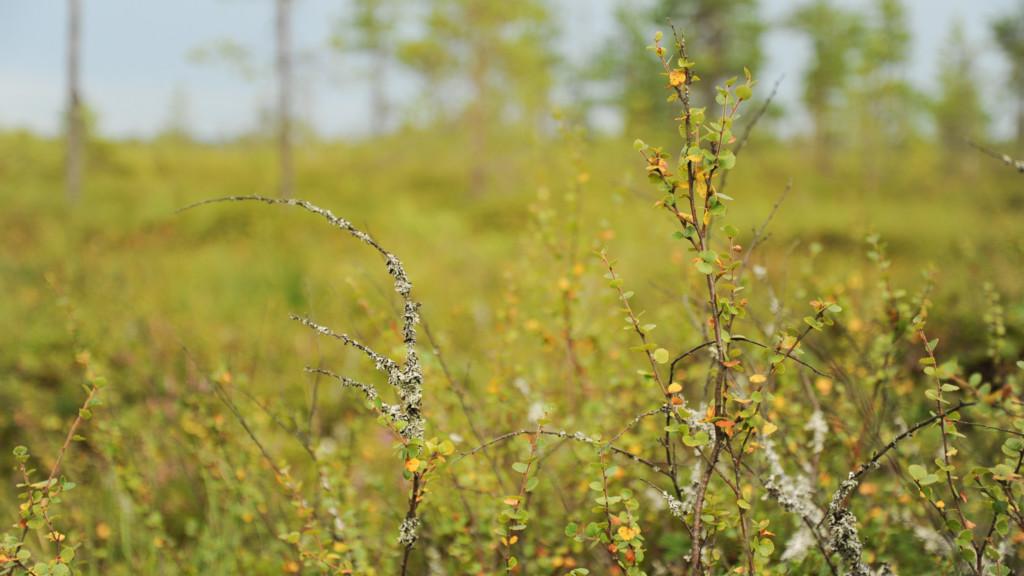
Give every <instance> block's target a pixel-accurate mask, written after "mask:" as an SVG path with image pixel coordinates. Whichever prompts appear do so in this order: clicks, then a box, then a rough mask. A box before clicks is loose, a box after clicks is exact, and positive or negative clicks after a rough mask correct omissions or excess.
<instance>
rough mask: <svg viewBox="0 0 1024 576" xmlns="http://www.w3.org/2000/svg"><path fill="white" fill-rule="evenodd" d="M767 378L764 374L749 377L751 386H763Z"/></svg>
mask: <svg viewBox="0 0 1024 576" xmlns="http://www.w3.org/2000/svg"><path fill="white" fill-rule="evenodd" d="M765 380H768V378H767V377H766V376H765V375H764V374H754V375H752V376H751V377H750V383H751V384H763V383H764V382H765Z"/></svg>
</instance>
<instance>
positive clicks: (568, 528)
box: [565, 522, 579, 537]
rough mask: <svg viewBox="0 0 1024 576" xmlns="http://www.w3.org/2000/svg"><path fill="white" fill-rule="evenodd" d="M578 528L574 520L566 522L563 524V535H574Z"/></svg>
mask: <svg viewBox="0 0 1024 576" xmlns="http://www.w3.org/2000/svg"><path fill="white" fill-rule="evenodd" d="M578 529H579V526H578V525H577V524H576V523H575V522H569V523H568V524H566V525H565V535H566V536H569V537H572V536H575V535H576V531H577V530H578Z"/></svg>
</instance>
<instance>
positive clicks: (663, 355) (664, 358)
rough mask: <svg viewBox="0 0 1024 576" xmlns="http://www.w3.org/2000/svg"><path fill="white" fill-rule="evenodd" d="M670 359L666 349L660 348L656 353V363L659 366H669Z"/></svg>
mask: <svg viewBox="0 0 1024 576" xmlns="http://www.w3.org/2000/svg"><path fill="white" fill-rule="evenodd" d="M668 357H669V354H668V350H665V349H664V348H658V349H657V350H655V351H654V361H655V362H657V363H658V364H667V363H668Z"/></svg>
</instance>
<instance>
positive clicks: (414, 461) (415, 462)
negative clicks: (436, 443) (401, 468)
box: [405, 458, 420, 472]
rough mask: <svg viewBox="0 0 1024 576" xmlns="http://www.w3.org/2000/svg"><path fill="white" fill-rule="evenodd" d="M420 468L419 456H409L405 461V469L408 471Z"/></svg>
mask: <svg viewBox="0 0 1024 576" xmlns="http://www.w3.org/2000/svg"><path fill="white" fill-rule="evenodd" d="M419 468H420V460H419V458H409V459H408V460H406V461H405V469H406V470H408V471H409V472H415V471H417V470H419Z"/></svg>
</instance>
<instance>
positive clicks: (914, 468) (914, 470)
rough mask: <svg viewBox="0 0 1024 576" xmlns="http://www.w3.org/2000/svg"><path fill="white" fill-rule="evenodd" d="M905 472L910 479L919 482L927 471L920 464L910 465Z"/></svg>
mask: <svg viewBox="0 0 1024 576" xmlns="http://www.w3.org/2000/svg"><path fill="white" fill-rule="evenodd" d="M907 472H909V473H910V477H911V478H913V479H914V480H920V479H921V478H924V477H925V475H927V474H928V470H927V469H926V468H925V467H924V466H921V465H920V464H911V465H910V466H908V467H907Z"/></svg>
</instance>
